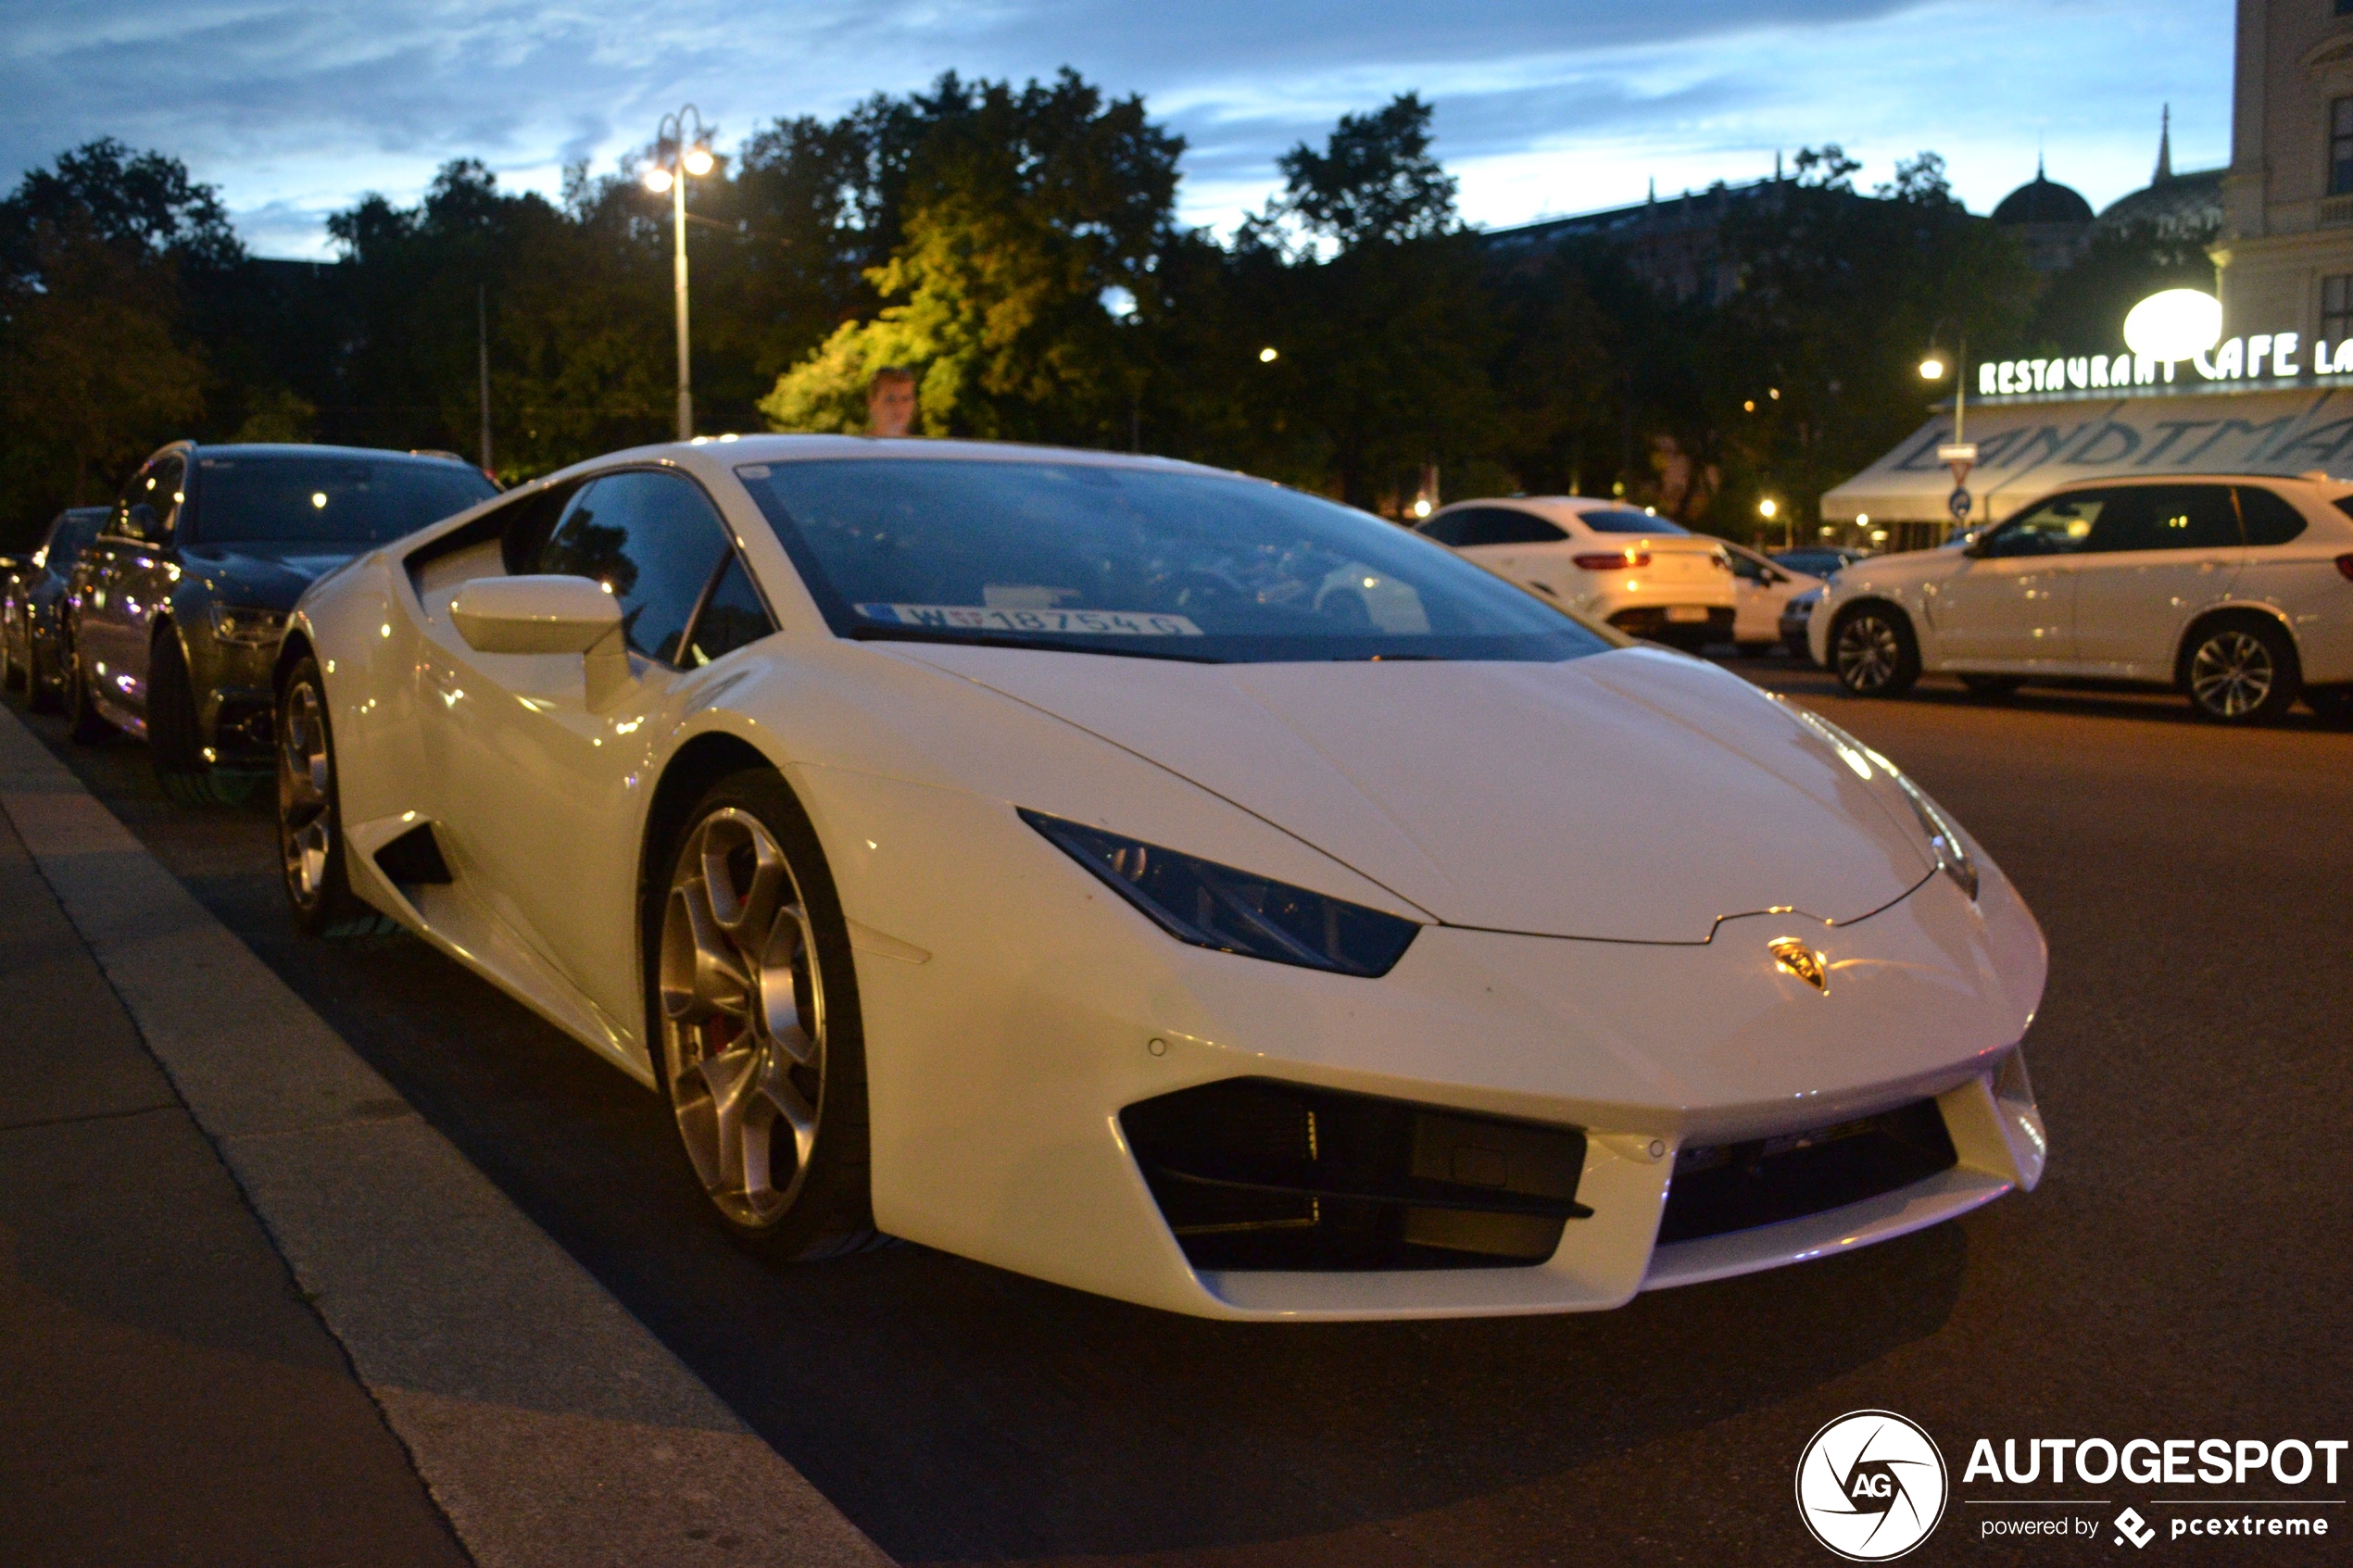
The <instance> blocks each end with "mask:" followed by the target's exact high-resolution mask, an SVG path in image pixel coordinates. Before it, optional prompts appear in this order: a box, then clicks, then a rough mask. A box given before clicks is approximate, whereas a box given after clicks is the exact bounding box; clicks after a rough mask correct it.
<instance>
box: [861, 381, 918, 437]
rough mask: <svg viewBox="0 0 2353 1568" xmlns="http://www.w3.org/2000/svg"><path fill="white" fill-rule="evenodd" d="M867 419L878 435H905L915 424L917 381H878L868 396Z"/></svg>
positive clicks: (869, 426)
mask: <svg viewBox="0 0 2353 1568" xmlns="http://www.w3.org/2000/svg"><path fill="white" fill-rule="evenodd" d="M866 421H867V425H868V428H869V429H871V430H872V432H873V433H875V434H876V435H883V436H898V435H905V434H906V433H908V432H909V431H911V430H912V429H913V428H914V424H915V383H913V382H912V381H887V382H882V383H877V384H876V385H875V389H874V391H873V392H871V393H869V394H867V396H866Z"/></svg>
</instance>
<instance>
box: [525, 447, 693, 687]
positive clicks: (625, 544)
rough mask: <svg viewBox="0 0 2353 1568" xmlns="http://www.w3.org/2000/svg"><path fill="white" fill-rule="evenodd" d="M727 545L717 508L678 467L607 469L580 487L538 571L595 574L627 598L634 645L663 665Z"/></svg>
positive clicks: (676, 656)
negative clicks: (662, 469)
mask: <svg viewBox="0 0 2353 1568" xmlns="http://www.w3.org/2000/svg"><path fill="white" fill-rule="evenodd" d="M727 547H728V544H727V534H726V530H725V528H724V525H723V524H722V523H721V522H720V521H719V514H718V513H717V512H716V511H715V510H713V509H712V508H711V503H710V501H708V500H706V499H705V498H704V496H703V494H702V491H701V490H700V489H699V488H698V487H697V486H696V485H695V483H694V482H693V481H691V480H688V479H686V478H685V477H683V476H681V475H678V474H672V473H658V472H653V471H650V470H633V471H628V472H623V473H613V474H607V475H605V476H604V477H603V478H601V479H598V480H596V481H594V482H593V483H590V484H588V485H587V486H585V488H583V489H581V490H579V491H578V492H576V493H575V494H574V495H573V497H572V501H571V504H570V505H568V506H567V507H565V508H564V511H563V515H562V517H560V519H558V520H557V522H556V527H555V532H554V533H551V534H550V535H549V536H548V539H547V544H546V545H545V546H542V547H541V548H540V551H539V559H538V561H537V563H536V566H537V570H538V571H543V572H556V573H561V574H565V575H570V576H575V577H593V578H595V579H596V580H597V581H598V582H599V583H603V584H604V585H605V586H606V587H607V588H610V590H611V591H612V595H613V596H614V597H615V598H617V599H619V600H620V601H621V612H622V626H623V634H624V635H625V636H626V638H627V639H628V643H629V646H630V647H631V648H632V649H633V650H635V652H637V653H641V654H643V655H645V656H646V657H647V658H648V659H660V660H661V661H662V662H663V663H665V664H678V663H680V662H682V659H681V648H680V646H679V645H680V641H681V639H682V637H683V635H684V633H685V632H686V620H687V618H688V617H689V616H691V615H692V614H693V613H694V610H695V601H696V600H697V599H698V598H700V597H701V596H702V591H703V585H704V584H705V583H709V582H710V581H711V574H712V573H713V572H714V571H717V570H718V567H719V558H720V555H721V553H722V552H723V551H725V550H726V549H727Z"/></svg>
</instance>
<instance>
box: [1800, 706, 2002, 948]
mask: <svg viewBox="0 0 2353 1568" xmlns="http://www.w3.org/2000/svg"><path fill="white" fill-rule="evenodd" d="M1773 700H1774V701H1776V702H1779V703H1780V705H1781V708H1782V709H1783V710H1784V711H1786V712H1787V713H1788V714H1789V716H1790V717H1791V718H1793V719H1795V720H1796V721H1798V722H1799V723H1801V724H1803V725H1805V726H1806V728H1807V729H1809V730H1811V731H1813V732H1814V733H1815V734H1818V735H1819V736H1821V737H1822V739H1824V740H1825V741H1828V742H1829V743H1830V746H1831V750H1833V751H1835V752H1837V753H1838V758H1839V760H1840V761H1842V762H1843V763H1845V764H1846V765H1847V766H1848V767H1849V768H1851V769H1853V770H1854V771H1856V773H1858V774H1860V775H1861V776H1862V777H1863V778H1864V779H1865V780H1869V778H1870V776H1871V770H1872V769H1873V768H1874V767H1876V768H1878V769H1879V770H1880V771H1881V772H1883V773H1885V774H1886V775H1887V776H1888V777H1889V778H1890V779H1891V780H1893V781H1894V784H1895V787H1896V788H1897V789H1900V790H1902V791H1903V792H1904V799H1905V801H1906V803H1907V804H1909V805H1910V807H1911V808H1912V815H1913V816H1915V817H1917V818H1919V823H1920V832H1921V833H1922V834H1925V835H1926V836H1927V838H1928V847H1929V850H1930V852H1931V854H1933V855H1934V856H1935V857H1936V867H1937V869H1938V870H1939V871H1941V872H1944V874H1945V875H1946V876H1949V877H1951V878H1952V879H1953V884H1954V885H1955V886H1957V887H1958V888H1959V889H1960V890H1961V891H1962V892H1963V893H1965V894H1967V895H1968V896H1969V902H1971V903H1975V902H1976V901H1977V882H1978V878H1977V860H1976V859H1975V858H1974V857H1973V856H1971V855H1970V854H1969V846H1968V845H1967V844H1965V843H1963V842H1962V840H1961V834H1960V830H1959V829H1958V828H1957V827H1955V826H1954V825H1953V819H1952V818H1950V817H1948V816H1946V815H1945V814H1944V808H1943V807H1942V806H1939V805H1938V804H1937V803H1936V802H1935V801H1933V800H1931V799H1930V798H1929V796H1928V791H1926V790H1924V789H1922V788H1921V787H1920V786H1919V785H1918V784H1914V783H1913V782H1912V780H1911V777H1910V775H1909V774H1907V773H1906V772H1905V771H1904V770H1903V769H1901V768H1899V767H1897V766H1896V765H1895V764H1894V763H1893V762H1890V761H1889V760H1888V759H1886V758H1884V757H1881V755H1880V754H1879V753H1878V752H1876V751H1873V750H1872V749H1871V748H1870V747H1869V746H1865V745H1864V744H1863V743H1862V742H1861V741H1859V740H1856V738H1855V737H1854V736H1853V735H1850V734H1847V733H1846V732H1845V731H1844V730H1842V729H1840V728H1839V727H1838V726H1837V725H1836V724H1833V723H1831V721H1829V720H1828V719H1825V718H1823V717H1822V716H1821V715H1820V714H1818V713H1809V712H1807V711H1806V709H1803V708H1800V707H1798V706H1797V705H1796V704H1795V703H1793V702H1789V701H1785V700H1783V699H1782V698H1780V697H1779V696H1775V697H1774V699H1773Z"/></svg>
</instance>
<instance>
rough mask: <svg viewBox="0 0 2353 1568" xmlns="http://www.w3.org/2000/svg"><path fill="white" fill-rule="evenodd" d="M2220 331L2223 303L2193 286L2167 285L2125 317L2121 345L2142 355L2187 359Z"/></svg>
mask: <svg viewBox="0 0 2353 1568" xmlns="http://www.w3.org/2000/svg"><path fill="white" fill-rule="evenodd" d="M2221 335H2222V303H2221V301H2220V300H2218V299H2216V298H2215V297H2214V296H2213V295H2210V294H2200V293H2199V292H2198V291H2197V290H2196V289H2167V290H2165V291H2164V292H2163V293H2161V294H2153V295H2149V296H2148V297H2147V298H2146V299H2145V300H2143V301H2141V303H2140V304H2138V305H2135V306H2134V307H2133V309H2132V313H2131V314H2130V315H2128V316H2126V317H2125V318H2124V346H2125V347H2127V348H2129V349H2131V350H2132V351H2133V353H2135V354H2137V355H2139V356H2141V358H2144V359H2169V360H2170V359H2188V358H2195V357H2196V356H2197V355H2200V354H2203V353H2205V352H2206V351H2207V350H2208V349H2209V348H2211V347H2213V346H2214V345H2215V343H2216V341H2217V340H2218V339H2220V338H2221Z"/></svg>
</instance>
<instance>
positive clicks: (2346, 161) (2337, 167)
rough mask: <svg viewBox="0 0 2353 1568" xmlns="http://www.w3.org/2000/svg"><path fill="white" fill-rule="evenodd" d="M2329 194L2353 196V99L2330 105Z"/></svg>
mask: <svg viewBox="0 0 2353 1568" xmlns="http://www.w3.org/2000/svg"><path fill="white" fill-rule="evenodd" d="M2329 194H2331V195H2333V196H2342V195H2348V194H2353V98H2339V99H2336V100H2335V101H2334V102H2333V103H2331V104H2330V105H2329Z"/></svg>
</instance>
